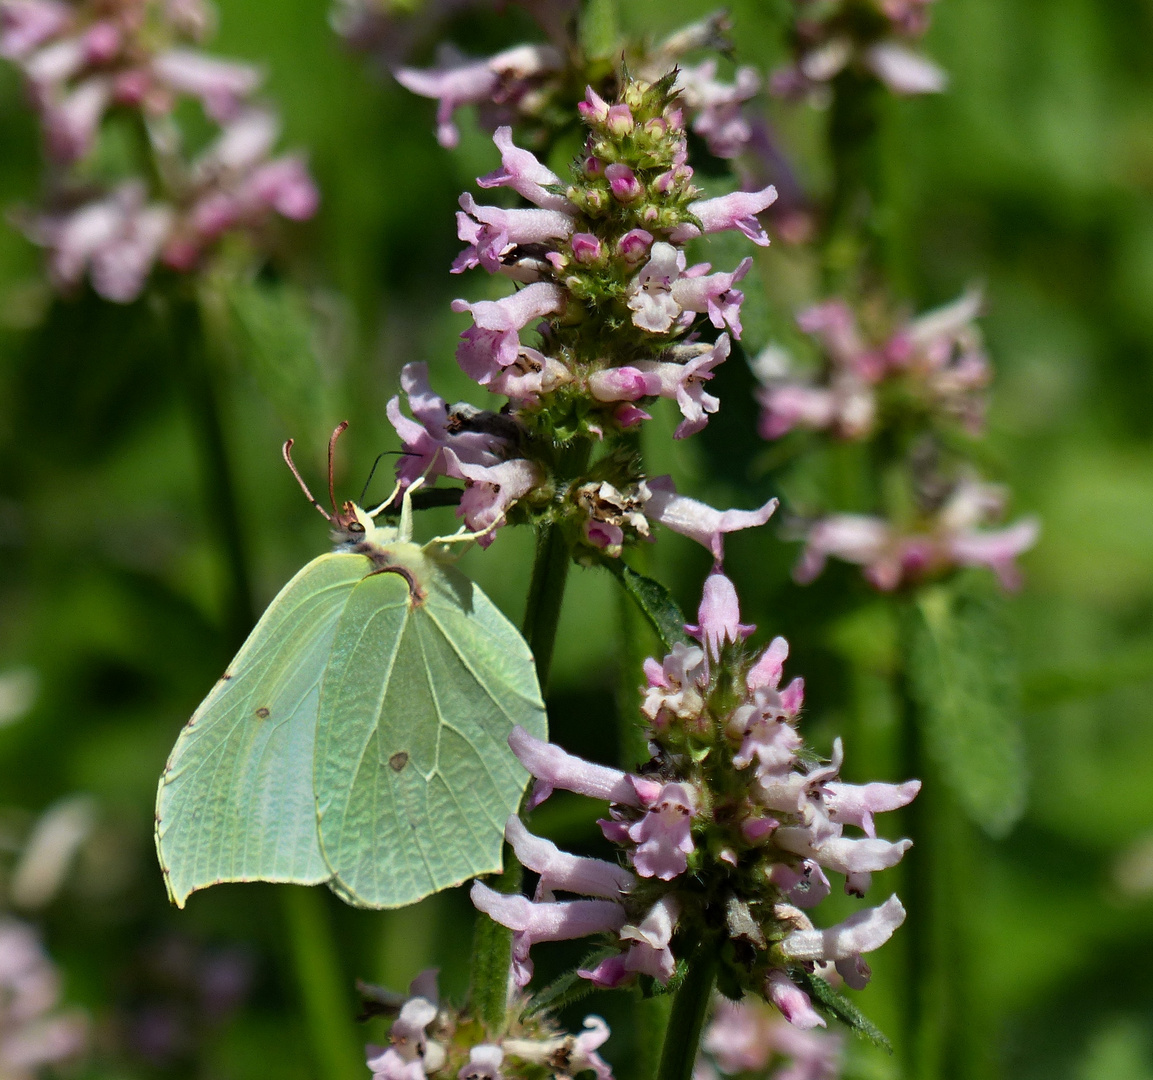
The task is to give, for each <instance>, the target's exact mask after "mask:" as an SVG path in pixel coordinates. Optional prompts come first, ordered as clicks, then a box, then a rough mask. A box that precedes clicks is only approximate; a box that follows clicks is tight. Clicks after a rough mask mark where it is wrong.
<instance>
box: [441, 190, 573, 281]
mask: <svg viewBox="0 0 1153 1080" xmlns="http://www.w3.org/2000/svg"><path fill="white" fill-rule="evenodd" d="M460 205H461V212H458V213H457V215H456V224H457V228H456V233H457V236H458V237H459V238H460V239H461V240H463V241H464V242H465V243H466V244H468V247H466V248H465V249H464V251H462V252H461V253H460V254H459V255H458V256H457V257H456V260H455V261H454V262H453V264H452V272H453V273H454V274H461V273H463V272H464V271H465V270H469V269H471V268H472V267H474V266H483V267H484V268H485V269H486V270H487V271H488V272H489V273H490V274H495V273H497V272H498V271H499V270H500V269H501V268H502V265H503V259H504V256H506V255H508V254H509V253H510V252H512V251H513V249H515V248H516V247H517V246H518V245H520V244H541V243H544V242H545V241H548V240H558V239H564V238H565V237H568V236H570V235H571V234H572V231H573V227H574V224H575V222H574V219H573V218H572V217H570V216H569V215H568V214H564V213H561V212H560V211H559V210H502V209H500V208H499V207H496V206H478V205H477V203H476V201H475V200H474V199H473V197H472V196H471V195H469V194H468V193H467V192H466V193H465V194H463V195H461V197H460Z"/></svg>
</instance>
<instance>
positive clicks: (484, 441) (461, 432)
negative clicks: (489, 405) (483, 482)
mask: <svg viewBox="0 0 1153 1080" xmlns="http://www.w3.org/2000/svg"><path fill="white" fill-rule="evenodd" d="M400 385H401V388H402V389H403V390H404V392H405V395H406V396H407V398H408V407H409V409H410V410H411V411H412V415H413V417H414V419H411V420H410V419H409V418H408V417H407V416H405V415H404V413H402V412H401V411H400V398H399V396H398V397H394V398H392V399H391V400H390V401H389V403H388V405H387V406H386V408H385V413H386V415H387V416H388V419H389V422H390V423H391V424H392V426H393V427H394V428H395V429H396V433H397V434H398V435H399V436H400V439H401V443H402V446H403V456H402V460H401V461H400V462H399V464H398V465H397V468H396V478H397V481H398V482H399V483H400V484H402V485H403V486H405V487H407V486H408V485H409V484H411V483H412V482H413V481H414V480H415V479H416V478H417V477H418V476H422V475H423V476H428V477H430V478H431V477H435V476H441V475H447V474H448V460H447V458H446V457H445V454H444V451H446V450H451V451H452V452H453V454H454V456H455V458H456V460H457V463H458V465H459V463H462V462H463V463H466V464H469V465H482V466H487V465H495V464H496V463H497V462H498V461H499V460H500V457H501V454H503V453H505V452H506V451H507V450H508V443H507V441H506V440H505V439H502V438H501V437H500V436H498V435H494V434H491V433H490V432H487V431H481V430H468V428H467V427H465V426H464V423H465V421H466V419H467V417H466V416H465V415H463V414H462V411H461V410H459V409H452V410H450V409H449V407H448V405H447V404H446V403H445V401H444V399H443V398H441V397H438V396H437V395H436V394H434V393H433V392H432V387H431V386H430V385H429V382H428V365H426V364H418V363H414V364H405V365H404V367H403V368H402V369H401V372H400Z"/></svg>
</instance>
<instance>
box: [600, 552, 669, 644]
mask: <svg viewBox="0 0 1153 1080" xmlns="http://www.w3.org/2000/svg"><path fill="white" fill-rule="evenodd" d="M604 565H605V566H607V567H608V568H609V570H610V571H611V572H612V574H613V575H614V576H615V577H616V579H617V581H619V582H620V583H621V587H622V588H623V589H624V590H625V592H626V593H628V595H629V596H630V597H631V598H632V600H633V602H634V603H635V604H636V605H637V607H638V608H640V610H641V611H642V612H643V613H644V616H645V618H646V619H648V621H649V623H650V625H651V626H652V628H653V629H654V630H655V631H656V633H657V636H658V637H659V638H660V639H661V644H662V645H664V647H665V649H666V650H671V649H672V647H673V646H674V645H675V644H676V643H677V642H678V641H682V642H685V641H688V640H689V636H688V634H686V633H685V616H684V613H683V612H682V611H681V609H680V607H679V605H678V604H677V602H676V600H674V599H673V595H672V593H670V592H669V590H668V589H666V588H665V587H664V586H663V585H662V584H661V583H660V582H659V581H654V580H653V579H652V578H649V577H645V576H644V574H638V573H637V572H636V571H635V570H634V569H633V568H632V567H631V566H628V565H626V564H625V563H624V562H622V561H621V560H620V559H605V560H604Z"/></svg>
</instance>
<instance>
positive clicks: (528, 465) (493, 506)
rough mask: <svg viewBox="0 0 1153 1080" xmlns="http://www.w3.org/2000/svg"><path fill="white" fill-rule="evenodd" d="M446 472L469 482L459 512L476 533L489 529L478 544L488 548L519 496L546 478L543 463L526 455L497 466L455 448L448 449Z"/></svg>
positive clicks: (445, 456) (445, 451) (445, 459)
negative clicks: (467, 456) (471, 458)
mask: <svg viewBox="0 0 1153 1080" xmlns="http://www.w3.org/2000/svg"><path fill="white" fill-rule="evenodd" d="M444 462H445V467H444V471H445V475H446V476H451V477H453V478H455V479H457V480H463V481H464V482H465V488H464V495H462V496H461V500H460V506H459V507H458V508H457V511H456V512H457V515H458V516H459V517H462V518H464V522H465V524H466V525H467V526H468V527H469V528H470V529H472V530H473V531H474V532H482V531H485V530H487V531H486V532H485V535H483V536H481V537H480V538H479V540H478V543H479V544H480V545H481V547H488V545H489V544H491V543H492V541H493V539H494V537H493V531H492V530H494V529H495V527H496V526H497V524H498V523H499V522H500V521H501V520H502V519H503V518H504V516H505V515H506V514H507V513H508V511H509V509H510V508H511V507H512V505H513V503H515V502H516V501H517V499H521V498H524V496H525V495H527V494H528V493H529V492H530V491H532V490H533V489H534V488H535V487H538V486H539V485H540V484H541V483H542V482H543V480H544V475H543V473H542V472H541V469H540V466H539V465H537V464H536V463H535V462H532V461H529V460H528V459H526V458H512V459H511V460H509V461H498V462H496V463H495V464H493V465H475V464H472V463H470V462H467V461H462V460H461V459H460V458H459V457H458V456H457V454H456V452H455V451H453V450H450V449H448V448H447V447H446V448H445V449H444Z"/></svg>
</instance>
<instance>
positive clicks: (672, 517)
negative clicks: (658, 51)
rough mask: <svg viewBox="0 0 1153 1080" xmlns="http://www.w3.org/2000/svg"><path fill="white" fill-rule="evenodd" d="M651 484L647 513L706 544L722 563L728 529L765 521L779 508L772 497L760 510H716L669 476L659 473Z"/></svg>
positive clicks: (646, 506) (729, 531) (665, 524)
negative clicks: (684, 492) (683, 492)
mask: <svg viewBox="0 0 1153 1080" xmlns="http://www.w3.org/2000/svg"><path fill="white" fill-rule="evenodd" d="M648 486H649V490H650V492H651V494H650V497H649V500H648V502H647V503H645V515H646V516H647V517H648V518H649V519H650V520H651V521H656V522H659V523H660V524H661V525H664V526H666V527H667V528H670V529H672V530H673V532H678V533H680V534H681V535H682V536H687V537H689V538H690V539H692V540H696V541H697V543H698V544H703V545H704V546H705V547H706V548H708V549H709V551H711V552H712V553H713V558H714V559H716V561H717V562H718V563H719V562H720V561H721V560H722V559H723V558H724V536H725V534H726V533H731V532H739V531H740V530H741V529H751V528H754V527H755V526H758V525H764V523H765V522H766V521H768V520H769V518H770V517H772V515H773V511H774V510H776V508H777V500H776V499H770V500H769V501H768V502H767V503H765V505H764V506H762V507H761V508H760V509H759V510H714V509H713V508H712V507H711V506H707V505H706V504H705V503H702V502H697V500H696V499H690V498H689V497H688V496H687V495H679V494H678V493H677V490H676V488H675V486H674V485H673V482H672V478H671V477H668V476H658V477H657V478H656V479H653V480H650V481H649V482H648Z"/></svg>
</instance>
